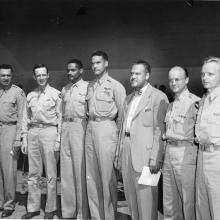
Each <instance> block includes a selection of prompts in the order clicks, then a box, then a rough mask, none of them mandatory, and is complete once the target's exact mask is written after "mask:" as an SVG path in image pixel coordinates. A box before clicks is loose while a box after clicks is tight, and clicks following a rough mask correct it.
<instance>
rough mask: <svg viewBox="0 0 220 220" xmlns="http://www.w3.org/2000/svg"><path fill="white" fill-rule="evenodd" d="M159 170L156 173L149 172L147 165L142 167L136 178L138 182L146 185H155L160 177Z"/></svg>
mask: <svg viewBox="0 0 220 220" xmlns="http://www.w3.org/2000/svg"><path fill="white" fill-rule="evenodd" d="M160 175H161V171H159V172H158V173H156V174H152V173H151V172H150V169H149V167H145V166H144V167H143V170H142V172H141V176H140V178H139V180H138V184H142V185H147V186H157V184H158V182H159V179H160Z"/></svg>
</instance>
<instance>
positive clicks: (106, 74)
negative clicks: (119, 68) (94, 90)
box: [97, 72, 108, 85]
mask: <svg viewBox="0 0 220 220" xmlns="http://www.w3.org/2000/svg"><path fill="white" fill-rule="evenodd" d="M107 79H108V72H106V73H104V74H103V75H102V76H101V78H100V79H98V80H97V82H98V83H99V84H100V85H101V84H102V83H103V82H104V81H106V80H107Z"/></svg>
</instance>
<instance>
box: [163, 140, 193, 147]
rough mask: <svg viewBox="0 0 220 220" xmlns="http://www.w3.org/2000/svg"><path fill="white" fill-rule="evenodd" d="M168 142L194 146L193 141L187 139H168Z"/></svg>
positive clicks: (175, 144) (176, 144)
mask: <svg viewBox="0 0 220 220" xmlns="http://www.w3.org/2000/svg"><path fill="white" fill-rule="evenodd" d="M167 144H170V145H174V146H192V145H193V142H191V141H186V140H170V139H167Z"/></svg>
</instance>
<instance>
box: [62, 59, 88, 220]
mask: <svg viewBox="0 0 220 220" xmlns="http://www.w3.org/2000/svg"><path fill="white" fill-rule="evenodd" d="M82 73H83V66H82V62H81V61H80V60H78V59H72V60H70V61H69V62H68V63H67V75H68V79H69V81H70V83H69V84H67V85H66V86H65V87H64V88H63V89H62V92H61V93H62V115H63V124H62V132H61V134H62V135H61V151H60V165H61V205H62V217H63V218H77V219H87V218H88V210H89V209H88V199H87V191H86V162H85V131H86V124H87V120H86V119H87V116H86V113H87V103H86V94H87V87H88V82H86V81H84V80H83V79H82Z"/></svg>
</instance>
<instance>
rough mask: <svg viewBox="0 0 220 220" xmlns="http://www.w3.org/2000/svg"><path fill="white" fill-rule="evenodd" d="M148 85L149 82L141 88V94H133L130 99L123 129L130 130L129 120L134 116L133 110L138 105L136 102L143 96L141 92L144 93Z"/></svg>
mask: <svg viewBox="0 0 220 220" xmlns="http://www.w3.org/2000/svg"><path fill="white" fill-rule="evenodd" d="M148 85H149V83H148V84H147V85H146V86H144V87H143V88H142V89H141V94H140V95H139V94H138V93H136V95H134V96H133V99H132V100H131V104H130V107H129V110H128V116H127V124H126V129H125V130H126V131H127V132H130V126H131V121H132V119H133V117H134V114H135V111H136V109H137V107H138V104H139V102H140V100H141V97H142V96H143V94H144V92H145V90H146V89H147V87H148Z"/></svg>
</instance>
